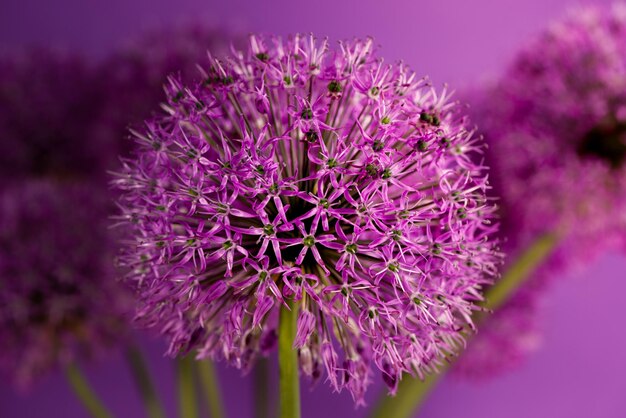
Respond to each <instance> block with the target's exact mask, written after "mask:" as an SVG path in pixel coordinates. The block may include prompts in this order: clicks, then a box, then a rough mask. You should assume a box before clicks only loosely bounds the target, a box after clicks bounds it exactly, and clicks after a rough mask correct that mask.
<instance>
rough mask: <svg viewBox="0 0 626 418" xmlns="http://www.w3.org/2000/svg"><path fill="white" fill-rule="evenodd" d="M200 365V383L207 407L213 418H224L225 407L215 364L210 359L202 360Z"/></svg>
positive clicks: (199, 362)
mask: <svg viewBox="0 0 626 418" xmlns="http://www.w3.org/2000/svg"><path fill="white" fill-rule="evenodd" d="M197 363H198V374H199V375H200V383H201V384H202V388H203V389H204V396H205V397H206V405H207V408H208V410H209V414H210V417H211V418H224V406H223V405H222V397H221V394H220V388H219V384H218V378H217V372H216V371H215V366H214V365H213V362H212V361H211V360H209V359H205V360H200V361H198V362H197Z"/></svg>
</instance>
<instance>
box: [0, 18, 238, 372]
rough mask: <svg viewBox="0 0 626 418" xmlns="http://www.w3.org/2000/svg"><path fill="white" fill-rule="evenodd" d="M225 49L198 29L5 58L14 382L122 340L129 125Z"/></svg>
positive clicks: (4, 360)
mask: <svg viewBox="0 0 626 418" xmlns="http://www.w3.org/2000/svg"><path fill="white" fill-rule="evenodd" d="M228 42H229V41H228V39H226V37H225V36H223V35H222V34H221V33H220V32H219V31H216V30H205V31H203V30H201V29H200V28H199V27H198V28H194V29H193V30H188V31H165V32H164V33H158V32H155V33H154V34H151V35H149V36H148V37H147V38H146V39H144V40H142V41H139V42H138V45H140V46H141V48H140V49H139V48H137V49H132V50H130V49H129V50H127V51H125V52H120V53H117V54H116V55H114V56H113V57H110V58H108V59H106V60H105V61H104V62H102V63H99V64H97V65H96V64H87V63H85V62H84V60H83V59H82V58H81V57H78V56H73V55H68V54H63V53H59V52H56V51H51V50H44V49H37V50H32V51H29V52H27V53H23V54H21V55H16V56H7V57H3V58H2V60H0V141H1V143H2V145H3V149H4V151H3V153H1V155H0V175H1V177H2V180H1V181H0V186H1V187H0V193H1V195H2V196H1V200H0V203H1V205H2V206H1V207H0V211H1V213H0V225H1V226H2V228H1V229H0V243H1V245H0V289H2V292H0V293H1V295H0V298H1V303H0V335H1V337H0V363H1V364H2V366H4V368H5V370H7V371H8V372H9V373H10V374H12V375H14V376H15V377H16V379H17V380H18V382H19V383H22V384H27V383H30V381H32V380H34V379H35V378H36V377H39V376H41V374H42V372H43V371H45V370H46V369H49V368H51V367H52V366H54V365H56V364H59V363H65V362H67V361H69V360H73V359H75V358H77V357H80V356H79V354H81V353H83V352H97V351H100V350H101V349H102V348H103V347H104V346H105V345H106V343H112V342H114V339H113V338H111V337H112V336H113V334H115V335H116V339H115V340H117V342H118V343H119V342H122V341H121V340H122V338H121V336H122V335H123V332H122V331H123V330H125V329H126V328H127V327H128V325H127V322H128V321H127V320H124V321H123V316H122V314H123V313H124V309H123V308H124V307H126V310H127V311H130V309H129V308H130V304H129V303H127V302H128V299H129V294H128V293H127V292H126V289H125V288H123V287H122V286H121V285H120V284H118V283H116V280H115V276H116V274H115V272H114V271H113V270H114V269H113V266H114V248H115V246H116V245H117V237H116V236H113V235H112V233H111V231H110V230H109V229H108V226H109V224H110V220H109V216H110V215H111V213H112V209H113V205H112V204H111V200H112V197H113V196H114V193H112V192H111V190H110V187H109V185H108V179H109V177H108V175H107V173H106V170H107V169H111V168H114V167H119V155H120V154H124V153H127V152H128V150H129V149H130V148H131V147H130V144H132V141H130V140H128V131H127V129H128V126H129V125H131V126H132V125H136V124H139V123H140V122H141V120H142V119H143V118H145V117H147V116H149V114H150V113H149V111H150V110H153V109H155V108H158V106H159V103H160V102H162V101H163V100H164V99H165V94H164V92H163V88H162V85H163V83H164V82H165V81H166V79H167V78H166V77H167V75H168V74H170V73H171V72H172V71H174V69H175V68H179V69H180V68H184V69H187V71H190V69H191V67H195V63H196V62H197V61H198V60H199V59H201V57H202V56H203V55H204V54H205V51H206V46H207V45H210V46H212V47H214V48H216V49H219V48H220V45H228ZM185 43H186V44H188V46H185ZM221 48H222V49H225V47H221ZM123 323H126V326H124V327H122V324H123Z"/></svg>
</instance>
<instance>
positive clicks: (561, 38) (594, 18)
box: [476, 7, 626, 261]
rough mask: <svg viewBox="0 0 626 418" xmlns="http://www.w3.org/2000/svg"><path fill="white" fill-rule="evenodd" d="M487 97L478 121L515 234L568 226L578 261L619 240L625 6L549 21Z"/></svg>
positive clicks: (625, 115) (625, 151)
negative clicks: (548, 26) (549, 23)
mask: <svg viewBox="0 0 626 418" xmlns="http://www.w3.org/2000/svg"><path fill="white" fill-rule="evenodd" d="M484 97H485V98H484V99H483V100H482V102H483V104H482V105H480V107H479V111H478V112H476V114H477V117H479V118H480V116H479V115H478V114H479V113H481V114H483V115H485V117H484V118H480V119H478V120H477V122H478V123H479V126H480V127H481V129H482V130H484V134H485V138H486V140H487V141H488V143H489V149H490V152H489V155H488V157H489V161H490V162H491V165H492V166H493V175H492V177H493V178H494V179H495V180H494V184H496V185H497V190H498V191H499V192H500V195H501V197H502V205H503V209H504V210H505V211H506V212H505V213H504V216H506V217H509V218H511V219H515V224H514V228H516V229H517V230H519V231H524V232H523V235H522V236H521V237H520V238H519V240H520V243H521V244H523V243H524V242H523V241H524V240H525V239H526V240H527V239H534V238H535V237H536V236H537V234H541V233H545V232H547V231H553V230H556V229H558V228H561V229H565V230H567V232H568V236H570V237H572V238H571V239H568V240H566V241H565V242H566V243H567V244H568V245H569V244H571V245H573V246H576V247H577V248H578V250H577V251H576V252H575V254H574V253H572V258H574V259H579V260H580V261H583V260H586V259H588V258H589V256H591V255H593V254H595V253H598V252H601V251H603V250H604V248H605V247H606V245H613V244H615V243H616V242H619V241H623V237H624V225H625V224H626V175H625V174H626V167H625V166H624V162H625V161H624V159H625V158H626V9H625V8H624V7H616V8H615V9H614V12H613V13H602V12H600V11H599V10H596V9H594V8H589V9H582V10H579V11H577V12H576V13H573V14H571V15H570V16H569V17H568V18H566V19H564V20H563V21H560V22H557V23H555V24H553V25H552V26H551V27H550V28H549V29H548V30H547V31H546V32H544V33H543V34H541V35H540V36H539V37H538V38H537V39H535V40H534V41H533V42H531V43H530V44H529V45H528V46H527V47H526V48H525V49H524V50H522V51H521V53H520V54H519V55H518V56H517V58H516V59H515V60H514V62H513V64H512V65H511V67H510V68H509V69H508V71H507V72H506V74H505V75H504V76H503V77H502V79H501V80H500V82H499V83H498V84H497V86H496V87H495V88H494V89H493V90H491V91H490V92H489V93H487V94H486V95H485V96H484ZM483 119H484V120H483ZM512 228H513V227H512ZM590 240H592V241H593V245H589V243H590V242H592V241H590ZM570 249H571V248H570Z"/></svg>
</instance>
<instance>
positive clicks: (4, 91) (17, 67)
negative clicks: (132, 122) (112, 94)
mask: <svg viewBox="0 0 626 418" xmlns="http://www.w3.org/2000/svg"><path fill="white" fill-rule="evenodd" d="M93 72H94V69H93V68H91V67H90V66H88V65H87V64H86V63H85V62H84V61H83V60H82V59H81V58H80V57H77V56H73V55H69V54H62V53H57V52H52V51H50V50H45V49H36V50H30V51H28V52H24V53H23V54H20V55H16V56H10V57H3V58H2V59H0V141H2V146H3V152H2V153H0V172H1V173H2V180H1V183H2V184H4V183H7V182H8V181H9V180H14V179H15V178H16V177H27V176H44V175H49V174H51V173H53V174H54V175H56V176H63V175H70V176H75V175H80V176H98V175H99V176H101V177H103V178H104V175H102V174H101V173H104V170H105V167H104V166H103V155H106V156H109V158H116V157H115V155H116V154H115V153H116V151H117V150H116V149H114V150H111V151H112V152H111V151H109V145H110V144H108V143H107V141H106V140H104V141H103V139H104V138H101V137H97V136H95V135H92V134H91V127H92V124H93V121H94V119H95V118H96V117H97V115H98V112H99V108H100V103H101V97H100V94H101V92H100V91H99V86H100V83H99V82H97V80H96V79H95V78H94V77H93ZM108 142H110V139H109V141H108Z"/></svg>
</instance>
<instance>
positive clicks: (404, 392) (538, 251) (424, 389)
mask: <svg viewBox="0 0 626 418" xmlns="http://www.w3.org/2000/svg"><path fill="white" fill-rule="evenodd" d="M558 242H559V235H558V234H557V233H548V234H545V235H543V236H541V237H539V238H538V239H537V240H536V241H535V242H533V243H532V244H531V245H530V246H529V247H528V248H527V249H526V250H525V251H524V252H523V253H522V254H521V255H520V256H519V257H518V258H517V260H515V262H514V263H513V264H511V265H510V266H509V268H508V270H506V272H505V273H504V274H503V275H502V278H501V279H500V280H498V282H497V283H496V284H494V285H493V286H491V288H490V289H489V290H488V291H487V292H486V293H485V301H484V302H483V303H481V304H480V306H481V307H482V308H484V309H486V310H488V311H493V310H495V309H497V308H499V307H500V306H502V305H503V304H504V303H505V302H506V301H507V300H509V298H510V297H511V295H513V294H514V293H515V290H517V289H518V288H519V287H520V285H522V284H523V283H524V282H525V281H526V280H527V279H528V278H530V277H531V276H532V273H534V272H535V271H536V270H537V268H538V267H539V266H540V265H541V264H542V263H543V262H544V261H545V260H546V259H547V258H548V256H549V255H550V254H552V251H553V250H554V249H555V247H556V245H557V244H558ZM477 319H478V322H480V321H482V320H484V319H485V315H483V314H482V313H481V314H480V315H479V318H477ZM470 343H471V342H470ZM448 368H449V366H446V367H445V368H443V369H441V370H440V372H439V373H437V374H434V375H430V376H427V377H426V378H425V379H424V380H423V381H421V380H419V379H415V378H413V377H412V376H409V375H405V376H404V378H403V379H402V381H401V382H400V384H399V386H398V392H397V393H396V396H394V397H391V396H387V394H386V393H385V394H383V395H382V396H381V398H380V399H379V401H378V403H377V404H376V406H375V407H374V408H373V410H372V411H373V412H372V414H371V415H370V417H371V418H410V417H415V416H417V413H418V411H419V410H420V408H421V407H422V405H423V403H424V400H425V399H426V398H427V396H428V394H429V393H430V391H431V390H432V389H433V388H434V387H435V386H437V383H438V382H439V381H440V380H441V379H442V377H443V376H444V375H445V373H446V372H447V370H448Z"/></svg>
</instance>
